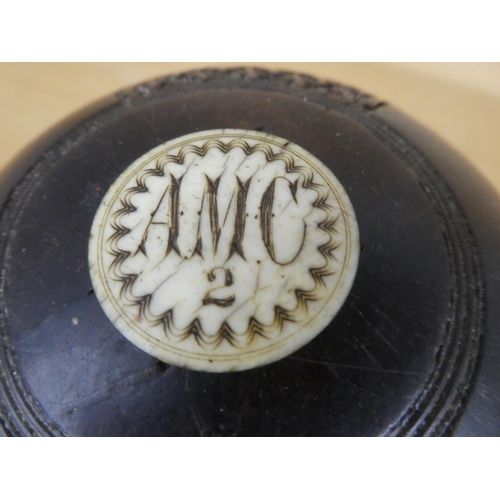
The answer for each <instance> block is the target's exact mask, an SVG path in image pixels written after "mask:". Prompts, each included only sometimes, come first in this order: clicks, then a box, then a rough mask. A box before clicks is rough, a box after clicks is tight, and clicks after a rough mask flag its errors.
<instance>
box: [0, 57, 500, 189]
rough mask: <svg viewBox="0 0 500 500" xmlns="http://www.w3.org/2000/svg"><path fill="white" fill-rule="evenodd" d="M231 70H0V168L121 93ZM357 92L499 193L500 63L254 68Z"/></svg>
mask: <svg viewBox="0 0 500 500" xmlns="http://www.w3.org/2000/svg"><path fill="white" fill-rule="evenodd" d="M242 65H243V64H241V63H239V64H234V63H69V64H63V63H57V64H45V63H33V64H25V63H22V64H11V63H2V64H0V169H2V168H4V167H5V165H7V164H8V163H9V162H10V161H11V160H13V159H14V158H15V156H16V155H17V154H18V153H19V152H20V151H21V150H22V149H23V148H24V147H25V146H27V145H29V144H30V142H31V141H33V140H34V139H36V138H37V137H38V136H39V135H40V134H42V133H43V132H44V131H46V130H47V129H48V128H50V127H51V126H53V125H55V124H56V123H57V122H58V121H60V120H61V119H63V118H65V117H66V116H68V115H69V114H71V113H72V112H74V111H77V110H78V109H80V108H82V107H84V106H86V105H88V104H90V103H91V102H92V101H95V100H97V99H99V98H101V97H104V96H106V95H107V94H109V93H112V92H115V91H117V90H119V89H120V88H122V87H127V86H130V85H134V84H136V83H139V82H141V81H144V80H148V79H151V78H154V77H157V76H162V75H166V74H171V73H177V72H181V71H186V70H190V69H199V68H204V67H228V66H242ZM246 65H254V66H260V67H265V68H268V69H280V70H291V71H299V72H304V73H309V74H311V75H313V76H316V77H319V78H327V79H330V80H334V81H338V82H340V83H344V84H346V85H350V86H354V87H357V88H359V89H361V90H363V91H365V92H367V93H371V94H374V95H376V96H377V97H379V98H381V99H383V100H385V101H388V102H390V103H392V104H393V105H394V106H396V107H398V108H399V109H400V110H402V111H404V112H406V113H407V114H408V115H409V116H411V117H413V118H414V119H416V120H417V121H419V122H420V123H422V124H423V125H425V126H427V127H428V128H430V129H431V130H433V131H434V132H435V133H437V134H438V135H439V136H441V137H442V138H443V139H445V140H446V141H447V142H448V143H449V144H450V145H452V146H453V147H454V148H455V149H456V150H458V151H459V152H460V153H462V155H463V156H465V157H466V158H467V159H468V160H469V161H470V162H471V163H472V164H473V165H474V166H475V167H476V168H477V169H478V170H479V171H481V172H482V174H483V175H484V176H485V177H486V178H487V179H488V180H489V181H490V182H491V183H493V184H494V185H495V186H496V188H497V189H499V190H500V64H499V63H471V64H468V63H460V64H459V63H449V64H447V63H422V64H417V63H395V64H389V63H388V64H378V63H377V64H371V63H370V64H365V63H352V64H351V63H321V64H320V63H255V64H246Z"/></svg>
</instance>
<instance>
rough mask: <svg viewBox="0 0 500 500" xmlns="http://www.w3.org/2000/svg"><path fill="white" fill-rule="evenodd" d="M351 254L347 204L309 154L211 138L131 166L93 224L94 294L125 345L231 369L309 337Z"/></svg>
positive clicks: (232, 137)
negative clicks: (123, 337) (126, 342)
mask: <svg viewBox="0 0 500 500" xmlns="http://www.w3.org/2000/svg"><path fill="white" fill-rule="evenodd" d="M358 256H359V235H358V227H357V223H356V218H355V215H354V210H353V208H352V205H351V203H350V201H349V198H348V197H347V194H346V193H345V191H344V189H343V188H342V186H341V184H340V183H339V181H338V180H337V179H336V178H335V176H334V175H333V174H332V172H331V171H330V170H329V169H328V168H327V167H326V166H325V165H324V164H323V163H321V162H320V161H319V160H318V159H317V158H315V157H314V156H312V155H311V154H310V153H308V152H307V151H305V150H304V149H302V148H301V147H300V146H297V145H296V144H292V143H290V142H289V141H287V140H286V139H282V138H279V137H275V136H272V135H268V134H265V133H262V132H254V131H249V130H229V129H225V130H210V131H205V132H197V133H194V134H190V135H186V136H183V137H179V138H178V139H174V140H172V141H169V142H167V143H165V144H162V145H161V146H158V147H157V148H154V149H152V150H151V151H149V152H147V153H146V154H145V155H144V156H142V157H141V158H139V159H138V160H137V161H135V162H134V163H133V164H132V165H130V166H129V167H128V168H127V169H126V170H125V171H124V172H123V174H122V175H121V176H120V177H119V178H118V179H117V180H116V181H115V182H114V184H113V185H112V186H111V188H110V189H109V191H108V192H107V193H106V195H105V197H104V199H103V201H102V203H101V205H100V207H99V210H98V211H97V214H96V216H95V219H94V223H93V226H92V232H91V235H90V244H89V264H90V273H91V277H92V282H93V285H94V290H95V294H96V296H97V298H98V300H99V302H100V304H101V306H102V308H103V309H104V312H105V313H106V315H107V316H108V317H109V319H110V320H111V321H112V322H113V324H114V325H115V326H116V328H117V329H118V330H119V331H120V332H121V333H122V334H123V335H124V336H125V337H126V338H127V339H129V340H130V341H131V342H133V343H134V344H135V345H136V346H138V347H139V348H141V349H143V350H144V351H146V352H148V353H149V354H151V355H153V356H155V357H156V358H158V359H160V360H162V361H164V362H166V363H169V364H173V365H177V366H182V367H186V368H191V369H194V370H203V371H214V372H222V371H236V370H245V369H248V368H253V367H255V366H259V365H263V364H267V363H270V362H272V361H275V360H278V359H280V358H282V357H284V356H287V355H288V354H290V353H292V352H294V351H296V350H297V349H299V348H300V347H302V346H303V345H304V344H305V343H307V342H309V341H310V340H311V339H313V338H314V337H315V336H316V335H317V334H319V333H320V332H321V331H322V330H323V329H324V328H325V327H326V326H327V325H328V324H329V323H330V321H331V320H332V319H333V317H334V316H335V315H336V314H337V312H338V310H339V309H340V307H341V306H342V304H343V302H344V300H345V299H346V297H347V294H348V293H349V290H350V288H351V285H352V282H353V280H354V276H355V273H356V268H357V263H358Z"/></svg>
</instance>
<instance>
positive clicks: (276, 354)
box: [89, 129, 359, 372]
mask: <svg viewBox="0 0 500 500" xmlns="http://www.w3.org/2000/svg"><path fill="white" fill-rule="evenodd" d="M221 136H223V137H224V138H235V139H251V140H257V141H261V142H265V143H268V144H271V145H274V146H278V147H280V148H282V149H283V150H286V149H288V150H290V152H291V153H292V154H295V155H296V156H298V157H299V158H300V159H301V160H302V161H304V162H305V163H307V164H308V165H309V166H310V167H311V168H312V169H313V170H314V171H315V172H317V173H318V174H319V175H320V176H321V177H322V179H323V180H324V181H325V183H326V184H327V185H328V186H329V187H330V189H331V192H332V194H333V195H334V197H335V199H336V201H337V203H338V205H339V209H340V212H341V214H342V218H343V221H344V226H345V230H346V254H345V259H344V261H343V263H342V269H341V271H340V276H339V278H338V281H337V283H336V286H335V288H334V289H333V291H332V292H331V294H330V296H329V297H328V298H327V299H326V301H325V305H324V306H323V307H322V308H321V309H320V310H319V311H318V312H317V313H316V315H315V316H314V317H311V318H309V319H308V320H307V321H306V322H305V323H304V324H303V325H302V326H301V327H300V328H299V329H297V331H296V332H295V333H294V334H293V335H290V336H288V337H286V338H284V339H279V340H277V341H275V342H273V343H272V344H271V345H269V346H267V347H262V348H260V349H254V350H248V351H245V352H244V353H242V354H233V355H220V354H219V355H218V354H212V353H207V354H202V353H190V352H187V351H185V350H182V349H180V348H177V347H175V346H172V345H171V344H165V343H163V342H160V341H158V340H157V339H154V338H152V337H151V336H149V335H148V333H147V332H145V331H144V330H143V329H142V328H140V327H139V326H138V325H137V324H136V323H135V322H134V321H133V320H132V319H131V318H130V317H129V315H128V314H127V313H126V311H124V310H123V308H122V307H121V306H120V304H119V303H118V301H117V300H116V299H115V297H114V296H113V294H112V292H111V290H110V288H109V286H108V284H107V282H106V279H103V276H106V272H105V271H104V269H103V263H102V256H101V249H102V247H103V245H104V244H105V242H104V241H103V232H104V228H105V224H106V221H108V220H109V217H110V211H111V208H112V207H113V205H114V203H115V201H116V199H117V197H118V196H119V195H120V194H121V192H122V189H123V187H124V186H125V185H126V184H127V183H128V182H129V181H130V180H131V179H132V178H133V176H134V175H136V174H137V173H138V172H139V171H140V170H141V169H142V168H143V167H144V166H145V164H146V163H150V162H152V161H154V160H156V159H158V157H160V156H162V155H164V154H166V153H168V151H169V150H172V149H176V148H179V147H180V148H182V147H184V146H187V145H189V144H191V143H193V142H195V141H200V140H204V139H205V140H209V139H212V138H218V137H221ZM180 139H183V140H182V141H180ZM358 258H359V232H358V226H357V222H356V217H355V214H354V209H353V207H352V205H351V203H350V201H349V198H348V196H347V193H346V192H345V190H344V188H343V187H342V185H341V184H340V182H339V181H338V180H337V179H336V177H335V176H334V175H333V173H332V172H331V171H330V170H329V169H328V168H327V167H326V166H325V165H323V164H322V163H321V162H320V161H319V160H318V159H317V158H315V157H314V156H313V155H311V154H310V153H308V152H307V151H306V150H304V149H303V148H301V147H300V146H298V145H296V144H292V143H290V142H289V141H287V140H286V139H282V138H279V137H276V136H272V135H269V134H265V133H263V132H257V131H249V130H238V129H220V130H210V131H202V132H195V133H193V134H189V135H185V136H182V137H179V138H177V139H173V140H171V141H168V142H166V143H164V144H162V145H160V146H157V147H156V148H154V149H152V150H150V151H148V152H147V153H146V154H144V155H143V156H142V157H140V158H139V159H138V160H136V161H135V162H134V163H132V165H130V166H129V167H128V168H127V169H126V170H125V171H124V172H123V173H122V174H121V175H120V176H119V177H118V179H117V180H116V181H115V183H114V184H113V186H112V188H110V190H109V191H108V192H107V193H106V195H105V196H104V198H103V200H102V202H101V206H100V207H99V209H98V211H97V213H96V215H95V219H94V224H93V226H92V230H91V236H90V241H89V266H90V274H91V277H92V281H93V283H94V289H95V293H96V296H97V298H98V300H99V302H100V303H101V306H102V308H103V310H104V311H105V313H106V315H107V316H108V318H109V319H110V320H111V321H112V322H113V323H114V324H115V326H116V328H117V329H118V330H119V331H120V332H121V333H122V334H123V335H124V336H125V337H126V338H127V339H128V340H130V341H131V342H132V343H134V344H135V345H137V346H138V347H140V348H141V349H143V350H144V351H146V352H148V353H149V354H151V355H152V356H155V357H157V358H158V359H161V360H162V361H165V362H167V363H170V364H175V365H177V366H182V367H186V368H190V369H195V370H202V371H217V372H219V371H239V370H245V369H249V368H253V367H256V366H260V365H263V364H268V363H271V362H273V361H276V360H278V359H281V358H283V357H285V356H287V355H289V354H291V353H292V352H295V351H296V350H297V349H299V348H300V347H302V346H303V345H305V344H306V343H307V342H309V341H310V340H312V338H314V337H315V336H316V335H318V334H319V333H320V332H321V331H322V330H323V329H324V328H325V327H326V326H327V325H328V324H329V323H330V321H331V320H332V319H333V318H334V317H335V315H336V314H337V312H338V311H339V309H340V308H341V306H342V304H343V303H344V301H345V299H346V297H347V295H348V293H349V291H350V289H351V287H352V284H353V281H354V277H355V275H356V270H357V264H358ZM96 264H97V265H96ZM313 320H316V321H317V322H318V324H319V325H320V326H319V327H316V328H314V329H311V330H310V331H309V332H307V334H306V335H302V336H301V335H299V334H300V333H301V332H303V330H304V329H305V328H306V327H307V326H308V325H309V324H310V322H311V321H313ZM137 335H139V337H138V336H137ZM165 350H166V351H168V354H166V353H165Z"/></svg>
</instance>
